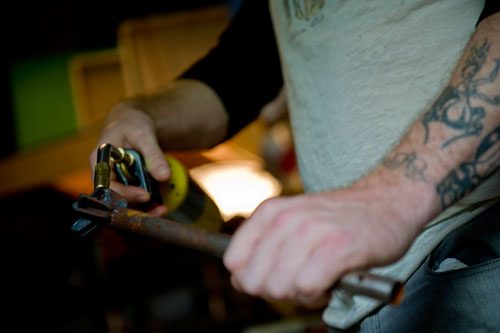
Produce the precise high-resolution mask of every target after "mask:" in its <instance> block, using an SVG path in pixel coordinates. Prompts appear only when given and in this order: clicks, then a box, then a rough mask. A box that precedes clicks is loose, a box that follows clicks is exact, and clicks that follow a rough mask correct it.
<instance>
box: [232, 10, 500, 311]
mask: <svg viewBox="0 0 500 333" xmlns="http://www.w3.org/2000/svg"><path fill="white" fill-rule="evenodd" d="M499 72H500V14H496V15H493V16H490V17H489V18H488V19H486V20H483V21H482V22H481V23H480V24H479V25H478V29H477V30H476V32H475V33H474V35H473V37H472V38H471V40H470V42H469V44H468V45H467V47H466V49H465V50H464V54H463V56H462V59H461V60H460V62H459V63H458V65H457V67H456V69H455V71H454V72H453V75H452V78H451V80H450V82H449V85H448V87H447V88H446V89H444V91H443V92H442V94H441V95H440V97H439V98H437V100H436V101H435V103H434V104H433V105H432V107H430V109H429V110H427V111H426V112H424V114H423V115H422V116H421V117H420V119H418V121H416V122H415V123H414V124H413V125H412V126H411V127H410V129H409V130H408V132H407V133H406V134H405V136H404V138H403V139H402V140H401V142H400V143H399V145H398V146H397V147H396V148H395V149H394V150H393V151H392V153H391V154H389V157H388V158H387V159H386V160H385V162H384V163H382V164H381V165H380V166H378V167H377V168H375V169H374V170H373V171H372V172H370V173H369V174H368V175H366V176H365V177H363V178H362V179H360V180H359V181H357V182H356V183H354V184H353V185H352V186H350V187H347V188H344V189H340V190H334V191H327V192H323V193H316V194H304V195H299V196H293V197H289V198H276V199H271V200H268V201H266V202H264V203H263V204H262V205H260V206H259V207H258V208H257V209H256V211H255V212H254V214H253V215H252V216H251V217H250V218H249V219H248V220H247V221H246V223H244V224H243V225H242V226H241V227H240V228H239V230H238V231H237V233H236V234H235V236H234V237H233V240H232V241H231V244H230V246H229V249H228V251H227V252H226V255H225V256H224V262H225V265H226V267H227V268H228V269H229V270H230V271H231V273H232V280H233V284H234V285H235V286H236V287H237V288H240V289H241V290H243V291H245V292H247V293H249V294H252V295H257V296H261V297H264V298H273V299H282V300H289V301H295V302H301V303H307V304H312V303H315V304H318V303H317V301H318V300H319V299H321V296H324V291H325V290H327V289H328V287H330V286H331V285H332V284H333V283H335V281H336V280H337V279H338V278H339V277H340V276H341V275H342V274H344V273H346V272H348V271H352V270H359V269H363V268H366V267H373V266H379V265H385V264H389V263H392V262H394V261H396V260H397V259H398V258H400V257H401V256H402V255H403V254H404V253H405V252H406V251H407V249H408V248H409V246H410V245H411V243H412V242H413V240H414V239H415V238H416V237H417V235H418V234H419V232H420V231H421V230H422V228H423V227H424V226H425V224H427V223H428V222H429V221H430V220H431V219H432V218H434V217H435V216H436V215H437V214H438V213H439V212H440V211H441V210H443V209H444V208H445V207H447V206H449V205H450V204H452V203H453V202H455V201H456V200H458V199H459V198H461V197H462V196H464V195H465V194H467V193H468V192H469V191H471V190H472V189H473V188H474V187H476V186H477V185H478V184H479V183H480V182H481V181H482V180H483V179H485V178H487V177H488V176H490V175H491V174H492V173H493V172H494V171H495V170H497V169H498V167H499V164H500V73H499Z"/></svg>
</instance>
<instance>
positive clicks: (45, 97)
mask: <svg viewBox="0 0 500 333" xmlns="http://www.w3.org/2000/svg"><path fill="white" fill-rule="evenodd" d="M70 57H71V55H69V54H68V55H57V56H47V57H43V58H37V59H33V60H28V61H24V62H22V63H18V64H16V65H14V66H13V67H12V70H11V87H12V104H13V108H14V110H13V113H14V122H15V127H16V128H15V131H16V141H17V148H18V150H24V149H27V148H32V147H34V146H36V145H39V144H42V143H46V142H50V141H51V140H54V139H59V138H62V137H64V136H68V135H71V134H73V133H75V131H76V129H77V126H78V124H77V117H76V112H75V106H74V104H73V98H72V92H71V85H70V78H69V72H68V63H69V59H70Z"/></svg>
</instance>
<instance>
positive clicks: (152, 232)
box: [111, 210, 403, 304]
mask: <svg viewBox="0 0 500 333" xmlns="http://www.w3.org/2000/svg"><path fill="white" fill-rule="evenodd" d="M111 225H112V226H114V227H117V228H120V229H127V230H130V231H132V232H134V233H138V234H142V235H145V236H148V237H152V238H156V239H159V240H162V241H165V242H168V243H172V244H175V245H179V246H183V247H186V248H190V249H194V250H198V251H202V252H204V253H207V254H210V255H213V256H216V257H219V258H220V257H222V256H223V255H224V252H225V251H226V249H227V247H228V245H229V242H230V240H231V237H230V236H229V235H226V234H222V233H216V232H210V231H207V230H204V229H201V228H197V227H193V226H190V225H187V224H181V223H179V222H176V221H171V220H168V219H165V218H160V217H154V216H151V215H146V214H144V213H139V212H134V211H131V210H128V211H127V210H123V211H121V212H119V213H118V214H115V215H114V216H113V217H112V219H111ZM335 287H339V288H341V289H344V290H345V291H347V292H349V293H351V294H353V295H364V296H367V297H371V298H373V299H376V300H379V301H382V302H386V303H390V304H399V303H400V302H401V301H402V298H403V284H402V283H401V282H399V281H396V280H393V279H390V278H387V277H381V276H378V275H374V274H369V273H363V272H360V273H348V274H346V275H344V276H343V277H342V278H341V279H340V281H339V282H338V284H337V285H336V286H335Z"/></svg>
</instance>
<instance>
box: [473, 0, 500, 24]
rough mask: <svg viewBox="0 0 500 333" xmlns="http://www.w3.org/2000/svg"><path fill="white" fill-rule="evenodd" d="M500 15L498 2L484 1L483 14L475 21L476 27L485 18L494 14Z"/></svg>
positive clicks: (493, 0) (497, 0)
mask: <svg viewBox="0 0 500 333" xmlns="http://www.w3.org/2000/svg"><path fill="white" fill-rule="evenodd" d="M496 13H500V1H499V0H486V1H485V2H484V8H483V12H482V13H481V16H479V19H478V20H477V23H476V26H477V25H478V24H479V23H480V22H481V21H482V20H484V19H485V18H487V17H489V16H491V15H493V14H496Z"/></svg>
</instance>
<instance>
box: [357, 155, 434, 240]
mask: <svg viewBox="0 0 500 333" xmlns="http://www.w3.org/2000/svg"><path fill="white" fill-rule="evenodd" d="M352 187H353V188H354V189H358V190H362V191H367V192H370V193H371V195H372V196H373V197H374V198H377V197H381V198H384V200H383V202H385V203H386V204H387V209H388V210H391V211H392V212H393V213H394V214H395V215H396V216H397V217H398V219H399V220H400V221H401V222H402V223H405V224H407V226H408V227H409V228H411V229H413V230H414V232H415V233H418V232H419V231H420V230H421V229H422V228H423V227H424V226H425V225H426V224H427V223H428V222H429V221H430V220H431V219H432V218H433V217H434V216H436V215H437V214H438V213H439V211H440V206H439V199H438V196H437V192H436V189H435V185H434V184H433V182H431V181H428V180H425V179H421V180H416V179H409V178H408V177H407V175H405V174H404V173H403V172H401V171H400V170H392V169H390V168H388V167H386V166H385V165H383V164H382V165H380V166H379V167H377V168H376V169H374V170H373V171H371V172H370V173H369V174H367V175H366V176H364V177H362V178H360V179H359V180H358V181H356V182H355V183H354V184H353V185H352Z"/></svg>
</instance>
